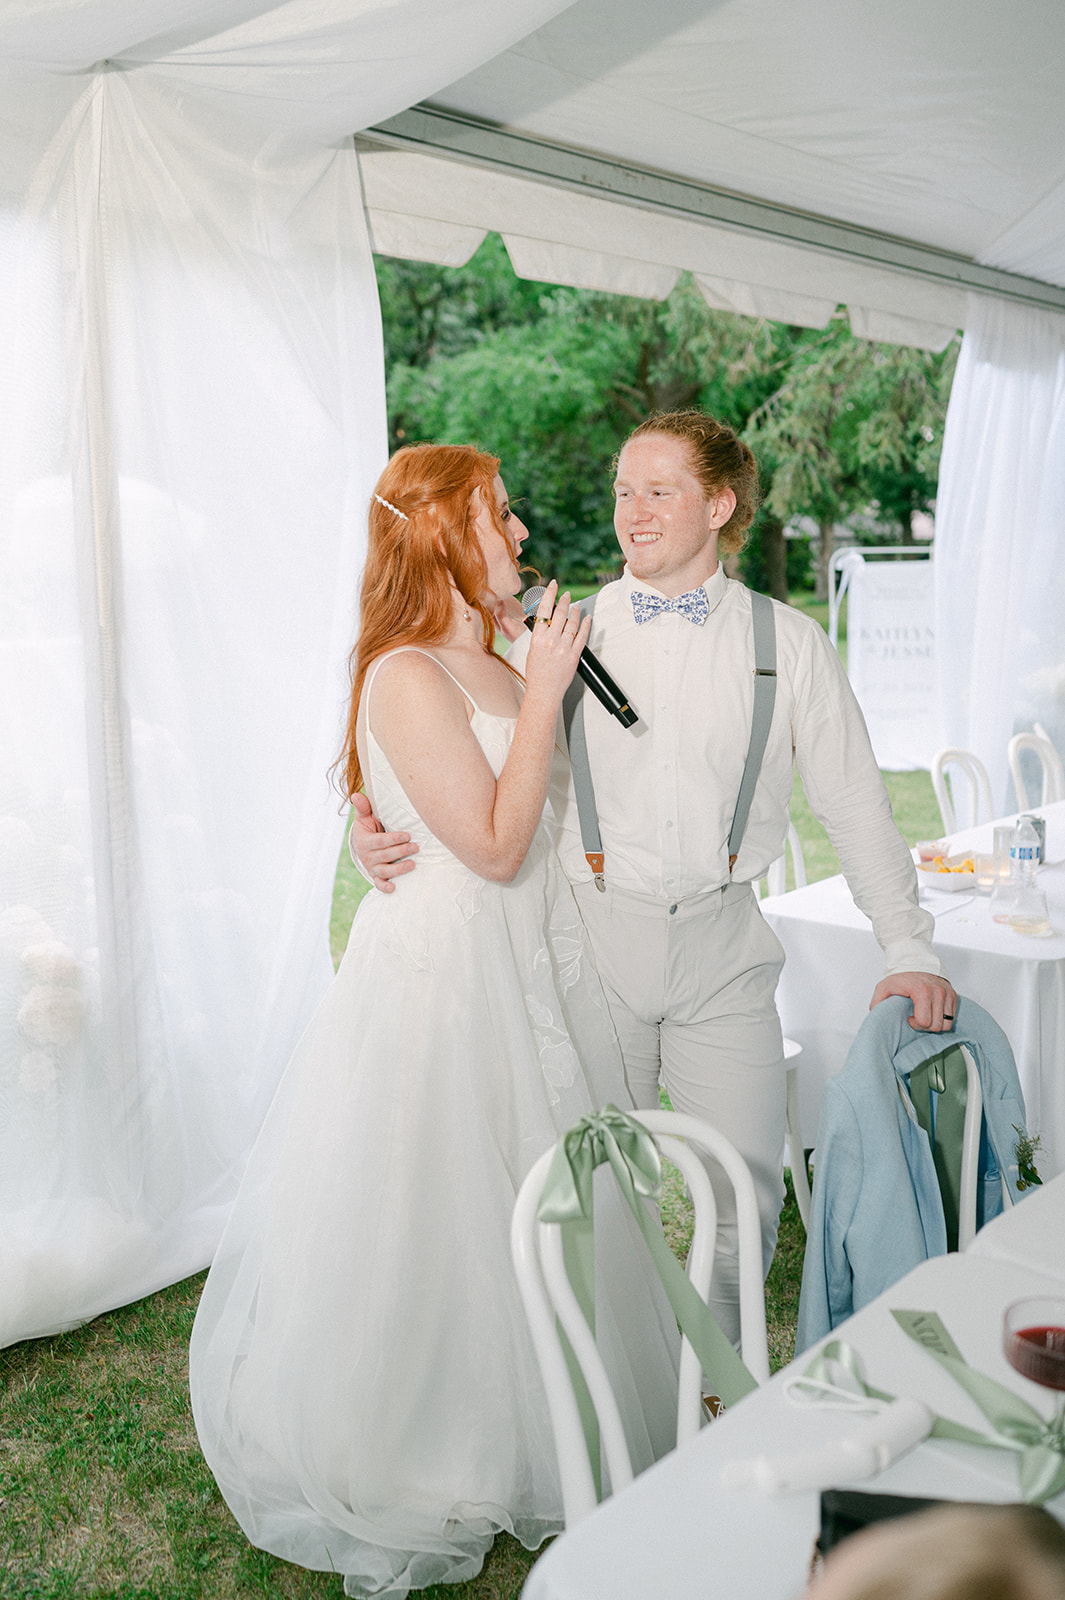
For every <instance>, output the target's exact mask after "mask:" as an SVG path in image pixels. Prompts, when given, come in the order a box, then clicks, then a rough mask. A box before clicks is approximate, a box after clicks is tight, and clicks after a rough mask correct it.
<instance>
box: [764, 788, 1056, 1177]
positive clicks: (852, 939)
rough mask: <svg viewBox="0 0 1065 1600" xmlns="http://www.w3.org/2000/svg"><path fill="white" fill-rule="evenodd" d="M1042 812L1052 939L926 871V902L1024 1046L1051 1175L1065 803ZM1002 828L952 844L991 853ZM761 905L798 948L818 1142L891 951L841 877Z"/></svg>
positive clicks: (799, 1009)
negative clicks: (1022, 930) (828, 1087)
mask: <svg viewBox="0 0 1065 1600" xmlns="http://www.w3.org/2000/svg"><path fill="white" fill-rule="evenodd" d="M1037 814H1039V815H1041V816H1044V817H1045V818H1046V825H1047V864H1046V865H1045V866H1043V867H1042V868H1040V871H1039V887H1040V888H1042V889H1044V890H1045V891H1046V894H1047V899H1048V901H1049V905H1050V920H1051V925H1052V928H1053V933H1052V935H1051V937H1050V938H1045V939H1036V938H1027V937H1025V935H1023V934H1019V933H1015V932H1014V931H1013V929H1011V928H1010V927H1008V926H1006V925H1004V924H1001V923H996V922H993V921H992V920H991V915H990V912H989V910H988V904H989V902H988V897H987V896H986V895H976V894H974V893H969V892H963V893H960V894H949V893H946V892H944V891H942V890H938V889H936V888H935V887H934V886H931V885H929V884H927V883H926V882H925V880H924V878H923V877H922V880H921V881H922V891H921V903H922V905H924V906H925V907H926V908H927V909H928V910H929V911H931V913H932V914H933V916H934V917H935V919H936V933H935V947H936V951H937V953H938V955H939V956H940V958H941V960H942V962H943V965H944V967H945V969H946V972H947V975H948V977H949V978H950V980H951V982H952V983H953V984H954V987H955V988H956V989H957V990H958V992H959V993H960V994H962V995H968V996H969V997H970V998H971V999H973V1000H976V1001H977V1002H978V1003H979V1004H980V1005H982V1006H983V1008H984V1010H985V1011H988V1012H990V1013H991V1015H992V1016H993V1017H994V1018H995V1021H996V1022H997V1023H998V1024H999V1026H1000V1027H1001V1028H1002V1030H1003V1032H1004V1033H1005V1034H1006V1037H1007V1038H1008V1039H1009V1041H1010V1044H1011V1045H1012V1047H1013V1053H1014V1055H1015V1057H1016V1059H1017V1068H1018V1071H1019V1073H1020V1079H1021V1087H1022V1089H1023V1091H1024V1100H1025V1106H1026V1109H1027V1119H1028V1127H1029V1131H1030V1132H1032V1133H1035V1134H1038V1135H1039V1136H1040V1137H1041V1139H1042V1152H1041V1155H1040V1157H1038V1158H1037V1159H1038V1165H1039V1169H1040V1172H1041V1173H1042V1174H1043V1176H1044V1177H1046V1176H1051V1175H1053V1174H1056V1173H1059V1172H1062V1171H1065V801H1063V802H1059V803H1057V804H1055V805H1048V806H1042V807H1040V808H1039V811H1038V813H1037ZM1014 820H1015V819H1014V818H1013V817H1005V818H1002V819H1001V821H1003V822H1006V823H1012V822H1013V821H1014ZM992 827H993V824H990V823H989V824H987V825H986V826H983V827H978V828H970V829H967V830H966V831H964V832H961V833H956V834H954V835H953V836H952V840H951V849H952V851H962V850H964V851H976V852H990V850H991V844H992ZM762 912H763V914H764V915H765V917H766V920H767V921H768V922H769V924H770V926H771V927H772V928H773V930H774V932H775V933H776V935H777V937H778V938H779V939H780V941H781V943H782V944H783V946H784V950H785V953H786V955H787V961H786V963H785V966H784V972H783V974H782V977H781V980H780V986H779V989H778V991H777V1000H778V1004H779V1007H780V1015H781V1020H782V1022H783V1024H784V1032H785V1033H786V1034H787V1035H788V1036H789V1037H790V1038H792V1039H795V1040H797V1042H798V1043H799V1044H801V1045H802V1047H803V1054H802V1057H801V1058H800V1061H801V1067H800V1072H799V1090H800V1105H801V1111H802V1127H803V1138H804V1142H805V1143H806V1144H807V1145H808V1146H809V1145H812V1144H813V1143H814V1141H815V1137H816V1132H817V1113H818V1109H819V1107H820V1101H821V1091H822V1089H823V1087H824V1084H825V1081H826V1080H827V1079H828V1078H830V1077H831V1076H832V1075H833V1074H834V1073H836V1072H838V1071H839V1069H840V1068H841V1067H842V1065H843V1063H844V1061H845V1059H846V1056H847V1051H848V1050H849V1049H850V1046H851V1043H852V1041H853V1039H854V1035H855V1034H856V1033H857V1031H858V1028H859V1027H860V1026H861V1023H862V1020H863V1018H864V1017H865V1014H866V1012H867V1010H868V1006H869V1000H870V997H871V995H872V992H873V989H874V988H875V986H876V984H877V983H878V981H879V980H880V978H882V977H883V974H884V958H883V954H882V952H881V950H880V947H879V945H878V944H877V943H876V940H875V939H874V938H873V932H872V928H871V926H870V923H869V921H868V919H867V918H866V917H865V916H864V915H863V914H862V912H860V911H859V910H858V908H857V907H856V906H855V904H854V902H853V900H852V899H851V896H850V891H849V890H848V888H847V885H846V883H845V882H844V880H843V878H842V877H840V876H837V877H834V878H826V879H825V880H823V881H822V882H821V883H813V884H809V885H808V886H807V887H806V888H804V889H795V890H793V891H792V892H791V893H790V894H783V895H776V896H773V897H771V898H770V899H768V900H763V901H762Z"/></svg>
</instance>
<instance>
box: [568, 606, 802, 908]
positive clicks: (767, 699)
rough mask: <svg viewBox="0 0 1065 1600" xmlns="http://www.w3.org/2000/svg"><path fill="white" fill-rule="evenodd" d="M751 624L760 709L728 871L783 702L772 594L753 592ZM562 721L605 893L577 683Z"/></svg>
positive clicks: (584, 832) (580, 813)
mask: <svg viewBox="0 0 1065 1600" xmlns="http://www.w3.org/2000/svg"><path fill="white" fill-rule="evenodd" d="M597 598H598V596H597V595H594V594H593V595H589V596H588V599H587V600H582V601H581V603H580V606H581V615H582V616H585V617H587V616H591V614H592V613H593V611H594V610H595V602H596V600H597ZM751 623H752V627H753V631H754V704H753V706H752V708H751V737H750V741H749V743H748V745H747V760H746V761H745V762H744V766H743V776H742V778H741V779H740V789H739V794H738V795H737V796H736V811H735V815H734V816H733V818H732V827H731V829H730V830H729V836H728V869H729V872H731V871H732V869H733V867H734V866H735V865H736V857H737V856H738V855H739V853H740V845H741V844H742V842H743V835H744V832H745V830H746V827H747V818H748V816H749V815H750V810H751V800H752V799H753V798H754V789H755V785H756V783H757V782H758V774H759V772H760V771H761V770H762V757H763V756H764V755H765V747H766V741H767V740H768V738H769V729H770V727H771V725H772V722H773V707H774V704H775V702H776V697H777V630H776V622H775V619H774V617H773V602H772V600H770V598H769V596H768V595H765V594H756V593H755V592H754V591H753V590H752V591H751ZM562 720H563V724H564V726H565V729H566V739H567V741H568V743H569V760H570V767H571V768H572V771H573V792H574V794H575V796H576V799H577V817H578V819H579V821H580V826H581V843H582V844H583V845H584V854H585V856H586V857H587V860H588V865H589V866H590V867H591V869H592V874H593V876H594V878H595V886H596V888H597V889H599V890H601V891H603V892H605V890H606V882H605V879H604V866H605V858H604V855H603V841H602V839H601V838H600V837H599V815H598V812H597V811H596V807H595V789H594V787H593V785H592V773H591V769H590V767H589V765H588V743H587V740H586V738H585V734H584V684H583V683H582V682H581V680H580V678H574V680H573V682H572V683H571V684H570V686H569V688H568V689H567V690H566V697H565V699H564V700H563V702H562Z"/></svg>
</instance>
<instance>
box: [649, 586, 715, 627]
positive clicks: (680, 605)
mask: <svg viewBox="0 0 1065 1600" xmlns="http://www.w3.org/2000/svg"><path fill="white" fill-rule="evenodd" d="M663 611H676V612H677V613H678V615H680V616H682V617H687V619H688V621H689V622H694V623H695V625H696V627H697V628H701V627H702V625H703V623H704V622H705V621H706V619H707V617H708V616H709V615H710V602H709V600H708V599H707V598H706V590H705V589H689V590H688V592H687V594H678V595H677V596H676V597H675V598H674V599H672V600H667V599H666V597H665V595H661V594H644V593H643V591H642V590H640V589H634V590H633V591H632V614H633V616H634V617H635V618H636V621H637V623H641V622H648V621H650V619H651V618H652V617H658V616H661V614H662V612H663Z"/></svg>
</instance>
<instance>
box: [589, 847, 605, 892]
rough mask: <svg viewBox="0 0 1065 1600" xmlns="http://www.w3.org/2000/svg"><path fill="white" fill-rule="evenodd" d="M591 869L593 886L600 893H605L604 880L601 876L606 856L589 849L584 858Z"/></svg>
mask: <svg viewBox="0 0 1065 1600" xmlns="http://www.w3.org/2000/svg"><path fill="white" fill-rule="evenodd" d="M584 859H585V860H586V861H587V863H588V865H589V866H590V867H591V869H592V876H593V878H594V879H595V886H596V888H597V889H598V890H599V893H600V894H606V881H605V879H604V877H603V868H604V867H605V866H606V856H605V855H604V854H603V853H602V852H601V851H594V850H589V851H587V852H586V854H585V858H584Z"/></svg>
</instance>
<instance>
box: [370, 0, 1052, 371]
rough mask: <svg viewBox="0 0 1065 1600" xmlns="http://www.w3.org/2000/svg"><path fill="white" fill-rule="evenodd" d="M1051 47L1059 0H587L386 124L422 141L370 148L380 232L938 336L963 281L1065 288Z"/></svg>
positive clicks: (953, 311)
mask: <svg viewBox="0 0 1065 1600" xmlns="http://www.w3.org/2000/svg"><path fill="white" fill-rule="evenodd" d="M1063 69H1065V7H1062V6H1061V5H1060V4H1058V3H1057V0H1022V3H1021V4H1020V5H1019V6H1012V7H1003V6H1002V5H1001V4H998V3H996V0H978V3H975V4H974V3H972V0H936V3H933V4H931V5H929V4H926V3H922V0H892V3H890V4H887V5H883V6H877V7H873V6H856V5H853V4H851V3H848V0H802V3H792V4H788V5H783V6H782V5H780V4H779V0H724V3H720V4H708V3H706V0H662V3H660V4H655V5H647V4H644V3H642V0H577V3H576V4H574V5H571V6H569V7H567V8H566V9H565V10H563V11H562V12H560V14H559V15H557V16H555V17H554V18H552V19H551V20H550V21H548V22H546V23H545V24H544V25H543V26H542V27H541V28H539V29H538V30H537V31H536V32H535V33H533V34H531V35H529V36H528V37H526V38H524V39H522V40H520V41H519V42H517V43H516V44H513V45H511V46H510V47H509V48H508V49H506V50H504V51H502V52H501V53H500V54H499V55H497V56H495V57H494V58H493V59H492V60H490V61H488V62H486V63H485V64H484V65H482V66H480V67H478V68H476V69H475V70H474V71H473V72H471V73H469V74H468V75H467V76H466V77H464V78H460V79H458V80H457V81H455V82H454V83H451V84H449V85H447V86H446V87H441V88H439V89H437V90H436V91H435V92H434V93H433V94H432V95H430V96H428V97H427V98H428V103H429V108H431V111H433V112H436V113H437V114H436V115H432V114H430V115H421V116H419V115H418V114H416V113H415V114H407V115H405V116H404V115H400V116H399V117H397V118H395V119H394V120H392V121H390V122H388V123H386V124H385V125H384V126H383V128H382V129H381V130H380V131H381V133H382V134H383V135H384V136H386V137H387V138H388V140H389V142H392V143H396V144H398V145H400V146H405V147H406V148H407V149H408V150H410V151H418V152H420V154H419V155H418V156H417V157H415V156H414V155H410V154H407V155H403V154H399V153H394V154H391V155H366V156H364V157H363V170H364V174H365V180H364V181H365V187H366V198H367V203H368V205H369V207H370V215H371V222H372V226H373V230H374V237H375V240H376V242H377V244H378V247H379V248H382V249H385V250H393V251H394V252H395V253H397V254H405V253H411V254H423V255H425V256H427V257H430V258H433V259H446V260H450V261H455V260H457V259H461V258H462V253H463V250H464V249H465V250H467V251H468V250H469V249H470V248H471V246H473V245H474V244H475V242H476V239H477V237H478V235H477V233H476V231H472V232H471V229H476V227H478V226H479V227H481V228H497V229H499V230H500V231H501V232H503V234H504V236H505V238H506V239H507V243H508V246H509V248H510V250H511V256H512V259H513V261H514V264H515V267H516V269H517V270H518V271H519V272H520V273H522V274H523V275H525V276H531V277H543V278H547V279H559V280H562V281H570V282H578V283H583V284H588V285H598V286H600V287H603V288H616V289H619V290H622V291H624V292H629V293H638V294H639V293H642V294H647V295H662V294H665V293H668V291H669V288H670V286H671V283H672V281H674V278H675V275H676V272H677V270H678V269H681V268H687V269H689V270H692V271H694V272H695V273H696V274H697V275H698V276H699V280H700V283H701V284H702V286H703V289H704V293H706V295H707V298H708V299H709V300H710V301H711V303H713V304H716V305H721V306H725V307H729V308H731V309H735V310H737V311H744V312H748V313H754V314H758V313H763V314H767V315H775V316H779V317H782V318H785V319H789V320H794V321H798V322H801V323H807V324H811V325H815V326H819V325H822V324H823V323H824V322H825V321H826V320H827V317H828V316H829V315H830V313H831V311H832V310H833V309H834V307H835V305H836V303H837V302H838V301H845V302H846V303H847V304H848V305H849V306H850V308H851V315H852V322H853V324H854V326H855V331H856V332H859V333H861V334H864V335H866V336H869V337H882V338H887V339H892V338H898V339H899V340H900V341H903V342H912V343H918V344H928V345H931V346H936V345H942V344H943V343H944V342H945V340H946V339H947V338H948V337H949V335H950V333H951V332H952V331H953V330H954V329H955V328H957V327H959V326H962V325H963V324H964V322H965V319H966V291H967V290H968V289H973V288H975V289H977V290H982V291H984V292H990V293H1000V294H1006V295H1008V296H1010V297H1013V296H1016V297H1018V298H1022V299H1025V298H1027V299H1028V300H1029V301H1033V300H1034V301H1036V302H1039V301H1040V300H1041V301H1042V303H1043V304H1045V305H1050V306H1055V307H1056V308H1058V309H1065V294H1063V293H1061V292H1060V290H1061V288H1062V286H1065V137H1063V134H1065V102H1063V97H1062V94H1061V83H1062V80H1063ZM441 113H443V115H441ZM458 119H463V120H458ZM470 119H473V125H471V123H470ZM497 130H505V131H503V132H500V131H497ZM515 135H517V136H519V137H514V136H515ZM559 147H561V148H559ZM434 151H435V152H440V151H447V152H448V153H449V154H450V156H451V160H449V161H448V162H446V163H445V162H444V161H442V160H440V159H439V158H435V159H434V156H433V152H434ZM582 152H583V153H589V154H592V155H595V156H598V157H603V158H606V160H605V161H598V162H596V161H590V160H587V159H585V160H583V161H582V160H581V159H580V153H582ZM455 158H459V159H460V160H463V159H464V160H465V161H467V162H469V161H470V160H473V161H476V162H477V163H478V165H476V166H470V165H464V166H463V165H456V164H455ZM633 169H636V170H633ZM519 174H524V176H519ZM530 175H532V176H533V177H534V178H536V180H537V181H530ZM549 176H553V177H554V179H555V181H561V182H562V183H563V184H564V185H565V186H566V189H567V190H568V192H567V193H565V194H559V192H558V191H557V190H555V191H552V190H551V189H550V188H547V187H545V182H544V180H545V179H547V178H548V177H549ZM663 177H667V178H670V179H674V180H683V181H682V182H680V183H677V182H673V183H670V182H663V181H661V179H662V178H663ZM744 198H746V199H748V200H754V201H758V202H763V204H762V205H760V206H757V205H754V206H751V205H747V206H744V204H743V203H742V202H743V199H744ZM737 201H739V203H737ZM417 219H422V220H423V231H419V228H418V226H417ZM826 224H827V225H826ZM832 224H835V225H836V226H833V225H832ZM840 225H842V226H840ZM451 230H453V231H451ZM912 246H918V247H923V248H911V247H912ZM980 269H983V270H980ZM1017 276H1020V277H1029V278H1034V279H1038V280H1041V281H1042V282H1043V283H1044V284H1050V285H1056V286H1058V291H1059V292H1057V293H1052V292H1045V291H1041V290H1040V289H1038V288H1037V287H1036V286H1035V285H1033V284H1031V283H1024V282H1018V281H1016V278H1017Z"/></svg>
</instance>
